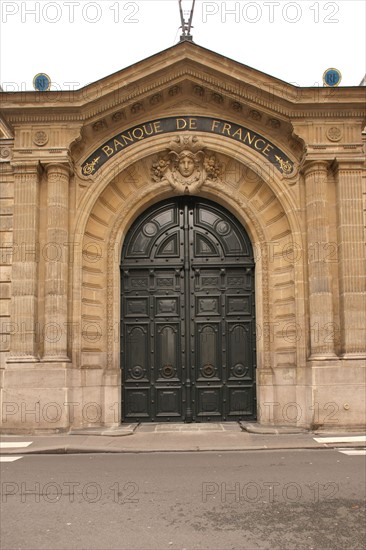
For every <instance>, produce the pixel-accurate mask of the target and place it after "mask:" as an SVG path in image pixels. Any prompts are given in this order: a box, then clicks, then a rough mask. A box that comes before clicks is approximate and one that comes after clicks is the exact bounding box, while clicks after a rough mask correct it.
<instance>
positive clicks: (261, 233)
mask: <svg viewBox="0 0 366 550" xmlns="http://www.w3.org/2000/svg"><path fill="white" fill-rule="evenodd" d="M206 143H207V141H206ZM215 145H216V146H215ZM221 145H222V144H221ZM209 148H210V149H211V150H217V151H219V147H218V145H217V144H215V143H210V144H209ZM223 149H224V151H223ZM229 149H230V147H229ZM150 153H151V151H150ZM226 153H227V148H225V147H221V149H220V151H219V152H218V154H219V155H221V157H220V158H221V159H223V160H224V161H226V162H227V163H232V162H234V163H238V165H242V166H247V167H248V161H247V164H245V162H243V159H242V158H240V160H239V159H238V155H237V154H236V155H233V151H232V150H231V151H230V153H231V155H230V156H229V155H227V154H226ZM153 158H154V155H151V154H150V156H146V155H145V157H143V158H141V159H139V160H137V161H136V162H135V163H134V164H132V165H130V166H129V167H126V169H125V170H123V171H120V172H118V174H117V175H116V176H115V177H114V178H112V179H111V180H109V181H108V182H107V183H105V182H100V183H101V185H100V187H99V194H98V196H97V199H96V200H95V201H94V204H93V205H92V207H91V208H90V210H89V215H88V218H87V220H86V221H85V227H84V231H83V248H82V250H83V254H82V266H81V274H80V295H81V298H82V300H81V303H82V306H81V312H80V314H81V324H82V326H84V327H85V325H86V326H87V329H86V330H85V329H84V330H82V335H81V342H80V344H81V345H80V348H79V350H76V349H75V352H78V351H79V352H80V353H81V364H82V366H84V367H86V368H88V367H96V365H100V366H101V367H102V369H103V372H104V377H105V378H108V376H109V377H110V376H111V375H112V377H113V376H114V379H115V380H116V379H119V315H120V305H119V302H120V300H119V285H120V272H119V270H120V254H121V248H122V245H123V240H124V236H125V235H126V232H127V230H128V229H129V227H130V226H131V224H132V223H133V221H134V220H135V219H136V218H137V217H138V215H139V214H140V213H142V212H143V211H144V210H145V209H146V208H148V207H149V206H151V205H152V204H154V203H156V202H159V201H161V200H163V199H165V198H168V197H170V196H172V195H173V193H172V189H171V187H170V186H169V184H168V183H161V182H160V183H158V182H153V181H152V180H151V177H150V168H151V163H152V159H153ZM135 159H136V156H135ZM133 166H135V167H137V168H136V170H137V172H136V173H137V174H140V176H141V177H137V178H136V180H135V181H133V178H132V179H131V173H133V171H132V168H133ZM250 166H251V167H255V166H256V164H255V163H252V164H251V165H250ZM259 173H260V176H261V177H260V178H259V177H258V181H257V182H256V184H255V185H254V184H252V188H250V186H249V185H248V183H247V184H245V182H244V188H243V185H238V184H237V182H236V183H235V182H233V181H230V178H226V180H225V181H223V182H212V181H211V182H206V183H204V185H203V186H202V188H201V190H200V196H202V197H205V198H208V199H210V200H213V201H215V202H218V203H219V204H221V205H222V206H224V207H225V208H227V209H228V210H229V211H231V212H232V213H233V214H234V215H235V216H236V218H237V219H238V220H239V221H240V222H241V223H242V224H243V226H244V227H245V228H246V230H247V232H248V234H249V236H250V238H251V240H252V244H253V248H254V250H255V255H256V295H257V299H256V302H257V303H256V310H257V326H258V327H259V329H260V335H259V339H260V341H259V345H258V346H257V349H258V387H259V392H261V384H264V385H267V388H266V392H265V395H267V397H268V386H270V387H271V388H272V393H271V395H272V396H273V398H274V397H275V395H274V391H273V387H274V385H275V384H276V377H278V376H281V375H282V374H283V372H284V371H286V372H287V373H290V374H287V375H288V376H289V377H290V379H293V380H294V379H295V375H294V374H293V372H292V371H294V369H295V367H296V361H297V357H298V353H299V349H298V346H297V342H296V338H295V337H293V334H292V333H293V330H294V327H295V326H296V319H297V315H298V314H299V313H298V312H297V310H296V291H295V287H296V273H295V271H296V270H295V267H296V266H295V265H294V262H293V261H290V260H291V247H292V246H293V240H294V238H295V235H299V234H300V232H299V230H298V224H297V221H296V215H295V213H294V212H290V213H289V212H288V211H286V209H285V208H284V206H283V203H284V202H285V203H287V205H288V204H289V203H291V197H288V196H286V192H285V191H284V190H282V193H280V194H279V195H280V198H279V197H278V195H277V193H275V190H274V187H275V186H277V187H278V186H279V185H280V183H281V182H280V181H275V182H274V180H270V181H271V183H272V185H271V186H270V185H269V182H268V181H266V179H267V180H269V177H270V174H267V175H268V177H267V178H265V177H264V171H263V170H262V171H259ZM257 175H258V173H257ZM224 179H225V178H224ZM278 180H280V178H278ZM282 185H284V183H283V182H282ZM280 199H281V200H280ZM285 199H286V200H285ZM296 238H297V237H296ZM284 250H285V255H284V254H283V251H284ZM93 324H94V326H95V331H94V333H93ZM286 327H287V328H286ZM284 329H286V331H285V333H284V332H283V331H284ZM284 334H285V337H287V339H286V338H285V340H284V338H283V336H284ZM300 353H301V350H300ZM108 373H109V374H108ZM281 373H282V374H281ZM278 385H280V383H278ZM294 399H295V396H294Z"/></svg>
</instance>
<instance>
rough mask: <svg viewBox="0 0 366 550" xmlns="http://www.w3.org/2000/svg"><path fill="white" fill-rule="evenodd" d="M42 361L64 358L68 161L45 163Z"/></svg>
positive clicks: (66, 357)
mask: <svg viewBox="0 0 366 550" xmlns="http://www.w3.org/2000/svg"><path fill="white" fill-rule="evenodd" d="M46 172H47V230H46V247H45V250H47V253H46V254H44V255H43V256H44V258H45V285H44V289H45V302H44V303H45V315H44V323H45V327H44V356H43V361H58V362H59V361H68V360H69V358H68V353H67V334H68V330H67V288H68V258H69V250H68V242H69V238H68V236H69V177H70V168H69V164H68V163H66V162H65V163H62V164H61V163H60V164H53V163H52V164H48V165H47V166H46Z"/></svg>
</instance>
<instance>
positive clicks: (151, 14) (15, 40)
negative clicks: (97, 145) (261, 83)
mask: <svg viewBox="0 0 366 550" xmlns="http://www.w3.org/2000/svg"><path fill="white" fill-rule="evenodd" d="M191 5H192V1H191V0H185V1H184V2H183V7H184V8H186V9H188V11H189V9H190V7H191ZM0 9H1V20H0V22H1V23H0V24H1V29H0V30H1V33H0V34H1V38H0V40H1V64H0V70H1V73H0V82H1V85H2V86H3V89H4V90H8V91H11V90H12V91H18V90H19V91H20V90H25V89H27V90H30V89H33V77H34V76H35V75H36V74H37V73H40V72H45V73H47V74H48V75H49V76H50V77H51V80H52V82H53V88H52V89H70V88H74V89H77V88H79V87H82V86H85V85H86V84H88V83H90V82H94V81H96V80H98V79H100V78H103V77H105V76H107V75H109V74H111V73H114V72H116V71H119V70H120V69H123V68H124V67H127V66H129V65H131V64H133V63H135V62H137V61H140V60H142V59H144V58H145V57H148V56H150V55H153V54H155V53H157V52H159V51H161V50H164V49H166V48H169V47H170V46H172V45H174V44H176V43H177V42H178V41H179V35H180V31H179V26H180V17H179V10H178V0H133V1H128V0H97V1H91V0H38V1H31V0H26V1H24V0H2V1H1V3H0ZM186 17H187V18H188V13H187V15H186ZM365 17H366V14H365V1H364V0H337V1H335V2H331V1H327V0H320V1H316V0H297V1H295V2H291V1H289V0H256V1H253V2H251V1H247V0H240V1H226V2H225V1H216V2H215V1H206V0H196V7H195V12H194V18H193V25H194V29H193V39H194V42H196V43H197V44H199V45H200V46H203V47H205V48H208V49H211V50H214V51H216V52H218V53H220V54H222V55H225V56H227V57H230V58H232V59H235V60H237V61H239V62H241V63H244V64H246V65H249V66H251V67H254V68H256V69H259V70H260V71H263V72H265V73H268V74H271V75H273V76H276V77H278V78H280V79H282V80H284V81H286V82H291V83H293V84H296V85H299V86H322V85H323V84H322V75H323V72H324V70H325V69H327V68H329V67H335V68H337V69H339V70H340V71H341V73H342V75H343V79H342V82H341V85H342V86H358V85H359V83H360V81H361V80H362V78H363V76H364V74H365V72H366V69H365V65H366V61H365V52H366V39H365Z"/></svg>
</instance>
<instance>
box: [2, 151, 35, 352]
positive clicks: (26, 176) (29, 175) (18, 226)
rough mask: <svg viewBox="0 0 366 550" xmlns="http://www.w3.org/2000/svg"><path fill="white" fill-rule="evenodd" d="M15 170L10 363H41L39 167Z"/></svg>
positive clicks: (23, 165) (27, 165)
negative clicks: (39, 338)
mask: <svg viewBox="0 0 366 550" xmlns="http://www.w3.org/2000/svg"><path fill="white" fill-rule="evenodd" d="M13 169H14V220H13V224H14V225H13V265H12V294H13V296H12V303H11V321H12V329H11V339H10V355H9V357H8V362H25V363H26V362H35V361H38V359H39V357H38V265H39V242H38V229H39V180H40V174H39V164H38V162H33V163H30V162H29V163H17V164H14V165H13Z"/></svg>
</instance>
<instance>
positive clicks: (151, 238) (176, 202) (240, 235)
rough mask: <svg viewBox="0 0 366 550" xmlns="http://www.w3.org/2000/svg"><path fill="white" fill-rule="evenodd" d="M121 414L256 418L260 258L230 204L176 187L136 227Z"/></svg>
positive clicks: (126, 262) (159, 418)
mask: <svg viewBox="0 0 366 550" xmlns="http://www.w3.org/2000/svg"><path fill="white" fill-rule="evenodd" d="M121 311H122V319H121V321H122V323H121V338H122V343H121V367H122V388H123V389H122V403H123V405H122V417H123V419H124V421H133V422H135V421H140V422H145V421H155V422H163V421H171V422H208V421H219V420H220V421H222V420H239V419H252V418H255V413H256V398H255V357H256V353H255V304H254V261H253V253H252V247H251V243H250V240H249V237H248V235H247V234H246V232H245V231H244V229H243V228H242V227H241V225H240V224H239V223H238V221H237V220H236V219H235V218H234V217H233V216H232V215H231V214H230V213H229V212H228V211H226V210H225V209H223V208H222V207H220V206H218V205H217V204H215V203H212V202H210V201H207V200H203V199H198V198H195V197H180V198H177V199H171V200H168V201H165V202H163V203H159V204H158V205H155V206H154V207H153V208H152V209H149V210H148V211H146V212H145V213H144V214H143V215H142V216H141V217H140V218H139V219H138V220H137V221H136V222H135V223H134V225H133V226H132V227H131V229H130V231H129V233H128V235H127V236H126V240H125V245H124V247H123V252H122V262H121Z"/></svg>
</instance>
